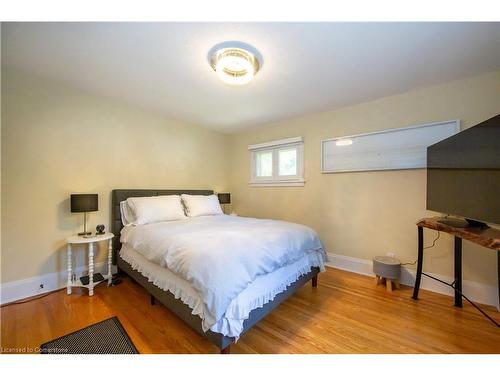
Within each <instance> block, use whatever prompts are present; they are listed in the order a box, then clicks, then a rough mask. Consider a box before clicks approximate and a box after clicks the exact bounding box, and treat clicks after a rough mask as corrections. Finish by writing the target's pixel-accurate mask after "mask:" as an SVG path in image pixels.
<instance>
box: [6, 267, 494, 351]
mask: <svg viewBox="0 0 500 375" xmlns="http://www.w3.org/2000/svg"><path fill="white" fill-rule="evenodd" d="M85 292H86V290H83V289H77V288H75V289H74V292H73V294H72V295H70V296H68V295H66V293H65V290H61V291H59V292H56V293H53V294H49V295H47V296H45V297H43V298H40V299H37V300H33V301H30V302H27V303H24V304H18V305H10V306H5V307H2V308H1V311H0V324H1V337H0V339H1V341H0V346H2V348H31V350H36V348H37V347H39V346H40V344H42V343H44V342H47V341H50V340H53V339H55V338H57V337H60V336H63V335H65V334H68V333H71V332H74V331H76V330H78V329H81V328H84V327H86V326H88V325H90V324H93V323H97V322H99V321H102V320H104V319H107V318H110V317H112V316H117V317H118V318H119V319H120V321H121V323H122V325H123V326H124V328H125V329H126V331H127V333H128V334H129V336H130V338H131V339H132V341H133V342H134V344H135V345H136V347H137V348H138V350H139V351H140V352H141V353H218V352H219V350H218V349H217V348H216V347H215V346H214V345H212V344H210V343H209V342H208V341H207V340H205V339H204V338H202V337H201V336H199V335H198V334H197V333H196V332H195V331H194V330H192V329H191V328H190V327H189V326H187V325H186V324H185V323H184V322H183V321H182V320H180V319H179V318H177V317H176V316H175V315H174V314H173V313H171V312H170V311H169V310H168V309H166V308H165V307H163V306H162V305H161V304H159V303H157V304H156V305H154V306H151V305H150V303H149V295H148V294H147V293H146V291H145V290H144V289H143V288H142V287H140V286H139V285H137V284H134V283H132V282H131V281H130V280H129V279H128V278H124V279H123V283H122V284H120V285H119V286H116V287H112V288H108V287H106V286H105V285H102V284H101V285H99V286H98V287H97V288H96V289H95V295H94V297H91V298H89V297H88V296H87V294H86V293H85ZM411 293H412V289H411V288H409V287H405V286H401V289H400V290H396V289H395V290H393V292H392V293H388V292H386V289H385V286H384V285H375V283H374V282H373V279H372V278H369V277H367V276H363V275H357V274H353V273H349V272H345V271H340V270H336V269H332V268H328V269H327V271H326V272H325V273H322V274H321V275H320V276H319V283H318V287H317V288H311V285H306V286H304V287H303V288H301V289H300V290H298V291H297V292H296V293H295V295H293V296H292V297H290V298H289V299H288V300H286V301H285V302H284V303H282V304H281V305H280V306H279V307H278V308H276V309H275V310H274V311H273V312H272V313H271V314H269V315H268V316H267V317H266V318H265V319H264V320H263V321H261V322H260V323H259V324H257V325H256V326H255V327H253V328H252V329H251V330H250V331H248V332H247V333H246V334H245V335H244V336H243V337H242V338H241V339H240V340H239V341H238V342H237V343H236V344H234V345H233V346H232V348H231V352H232V353H240V354H244V353H252V354H256V353H500V330H499V329H498V328H496V327H495V326H494V325H493V324H491V322H489V321H488V320H486V319H485V318H484V317H483V316H482V315H481V314H480V313H479V312H477V311H476V310H475V309H474V308H472V307H471V306H469V305H468V304H467V303H465V304H464V308H463V309H459V308H456V307H454V306H453V298H452V297H448V296H443V295H440V294H436V293H431V292H428V291H421V294H420V299H419V300H418V301H414V300H412V299H411ZM485 309H486V310H487V311H488V313H490V314H491V315H492V316H493V317H494V318H495V319H497V320H500V314H499V313H498V312H497V311H496V309H494V308H492V307H485Z"/></svg>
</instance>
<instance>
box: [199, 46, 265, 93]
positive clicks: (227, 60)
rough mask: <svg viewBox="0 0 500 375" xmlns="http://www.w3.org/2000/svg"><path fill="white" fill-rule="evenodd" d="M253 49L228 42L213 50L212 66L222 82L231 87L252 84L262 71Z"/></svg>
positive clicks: (211, 54) (211, 56)
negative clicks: (256, 75)
mask: <svg viewBox="0 0 500 375" xmlns="http://www.w3.org/2000/svg"><path fill="white" fill-rule="evenodd" d="M252 49H253V48H252V47H250V46H248V45H244V44H243V43H239V42H238V43H237V42H232V43H230V42H226V43H223V44H219V45H217V46H215V47H214V48H212V50H211V52H210V56H209V59H210V65H211V66H212V69H213V70H215V72H216V73H217V76H218V77H219V78H220V80H221V81H223V82H225V83H227V84H230V85H244V84H247V83H248V82H250V81H251V80H252V79H253V77H254V76H255V74H256V73H257V72H258V71H259V69H260V63H259V59H258V58H257V56H256V53H255V51H252Z"/></svg>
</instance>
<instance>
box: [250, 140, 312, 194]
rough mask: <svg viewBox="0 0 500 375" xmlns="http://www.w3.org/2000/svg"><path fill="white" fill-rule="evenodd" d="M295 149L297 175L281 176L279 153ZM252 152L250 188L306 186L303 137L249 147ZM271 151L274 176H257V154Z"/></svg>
mask: <svg viewBox="0 0 500 375" xmlns="http://www.w3.org/2000/svg"><path fill="white" fill-rule="evenodd" d="M289 148H295V149H296V150H297V174H296V175H293V176H280V175H279V174H278V173H279V152H280V150H286V149H289ZM248 150H249V151H250V153H251V155H250V183H249V184H250V186H262V187H264V186H304V184H305V181H304V141H303V139H302V137H294V138H286V139H280V140H276V141H271V142H266V143H259V144H256V145H251V146H248ZM262 151H271V152H272V153H273V174H272V176H270V177H262V176H257V173H256V172H257V164H256V158H257V153H259V152H262Z"/></svg>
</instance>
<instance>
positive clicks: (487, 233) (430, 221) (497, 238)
mask: <svg viewBox="0 0 500 375" xmlns="http://www.w3.org/2000/svg"><path fill="white" fill-rule="evenodd" d="M442 219H443V218H442V217H430V218H425V219H421V220H419V221H418V222H417V225H418V226H419V227H423V228H429V229H434V230H438V231H440V232H446V233H449V234H451V235H453V236H456V237H460V238H463V239H464V240H468V241H471V242H474V243H477V244H478V245H481V246H484V247H487V248H489V249H492V250H498V251H500V230H498V229H494V228H486V229H482V228H475V227H469V228H457V227H452V226H450V225H447V224H443V223H440V222H439V221H438V220H442Z"/></svg>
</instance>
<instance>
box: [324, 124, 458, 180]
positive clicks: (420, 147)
mask: <svg viewBox="0 0 500 375" xmlns="http://www.w3.org/2000/svg"><path fill="white" fill-rule="evenodd" d="M459 131H460V120H452V121H443V122H435V123H430V124H423V125H417V126H409V127H406V128H398V129H389V130H384V131H380V132H374V133H366V134H357V135H351V136H347V137H340V138H331V139H325V140H322V141H321V172H322V173H337V172H358V171H378V170H391V169H416V168H426V166H427V147H428V146H430V145H432V144H434V143H437V142H440V141H442V140H443V139H445V138H448V137H450V136H452V135H454V134H457V133H458V132H459Z"/></svg>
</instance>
